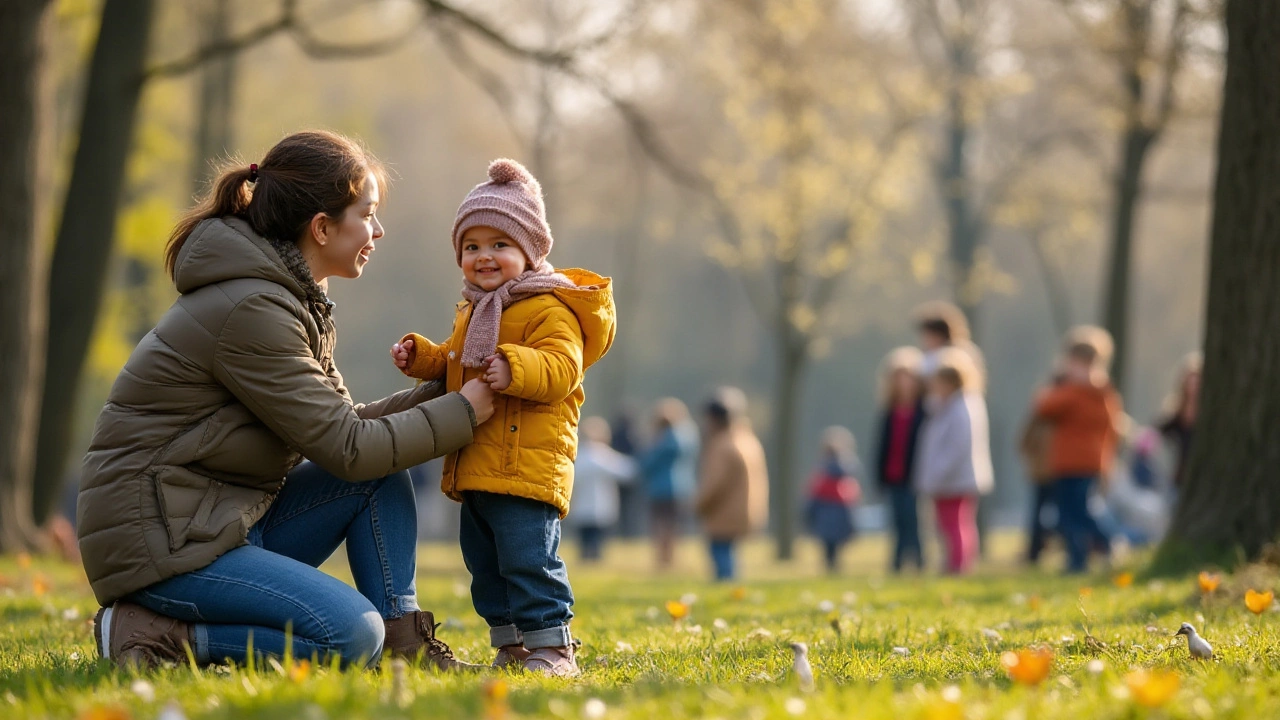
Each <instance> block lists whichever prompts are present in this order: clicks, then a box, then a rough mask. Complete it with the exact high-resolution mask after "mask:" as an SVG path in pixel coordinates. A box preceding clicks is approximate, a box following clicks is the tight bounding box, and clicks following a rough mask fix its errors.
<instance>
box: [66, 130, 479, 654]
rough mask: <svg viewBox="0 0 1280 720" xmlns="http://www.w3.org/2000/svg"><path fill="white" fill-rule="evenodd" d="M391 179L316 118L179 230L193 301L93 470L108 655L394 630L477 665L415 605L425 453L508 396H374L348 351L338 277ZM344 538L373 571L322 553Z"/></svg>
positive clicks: (182, 308)
mask: <svg viewBox="0 0 1280 720" xmlns="http://www.w3.org/2000/svg"><path fill="white" fill-rule="evenodd" d="M384 188H385V180H384V173H383V170H382V167H381V165H379V164H378V161H377V160H376V159H375V158H373V157H372V156H371V155H369V154H368V153H367V152H366V151H365V150H364V149H363V148H361V147H360V146H359V145H358V144H356V143H355V142H353V141H351V140H349V139H347V138H344V137H342V136H339V135H335V134H332V133H325V132H304V133H298V134H295V135H290V136H288V137H286V138H284V139H283V140H281V141H280V142H279V143H278V144H277V145H276V146H275V147H274V148H272V149H271V151H270V152H268V153H267V155H266V157H264V158H263V160H262V163H261V165H260V166H259V165H245V166H243V167H233V168H230V169H227V170H224V171H223V172H222V174H221V176H220V177H219V178H218V179H217V181H216V182H215V185H214V189H213V192H212V193H211V195H210V196H209V197H208V198H207V199H205V200H204V202H202V203H201V204H200V205H199V206H197V207H196V208H195V209H193V210H192V211H191V212H190V213H188V214H187V216H186V217H185V218H184V219H183V220H182V222H181V223H179V225H178V227H177V228H176V229H175V230H174V232H173V235H172V237H171V239H170V241H169V245H168V248H167V251H166V256H165V260H166V264H167V266H168V268H169V270H170V272H171V274H172V276H173V280H174V283H175V285H176V286H177V290H178V292H179V297H178V299H177V301H176V302H174V304H173V307H171V308H170V309H169V311H168V312H167V313H165V315H164V316H163V317H162V318H161V319H160V322H159V324H157V325H156V327H155V329H154V330H152V331H151V332H150V333H148V334H147V335H146V337H144V338H143V339H142V341H141V342H140V343H139V344H138V347H137V349H135V350H134V352H133V355H132V356H131V357H130V358H129V361H128V363H127V364H126V365H125V367H124V369H123V370H122V371H121V373H120V375H119V377H118V378H117V379H116V382H115V385H114V386H113V387H112V389H111V394H110V396H109V398H108V399H107V403H106V406H105V407H104V408H103V410H102V414H101V415H100V416H99V418H98V423H97V427H96V428H95V430H94V435H93V442H92V445H91V447H90V449H89V453H88V455H87V456H86V457H85V462H84V472H83V476H82V478H81V482H80V496H79V503H78V514H79V523H78V531H79V536H80V550H81V552H82V554H83V556H84V566H85V571H86V572H87V574H88V576H89V581H90V584H91V585H92V587H93V591H94V594H95V595H96V596H97V598H98V601H99V602H100V603H101V604H102V605H103V609H102V610H101V611H99V612H98V615H97V617H96V618H95V621H94V634H95V639H96V641H97V646H98V650H99V652H100V653H101V654H102V656H103V657H104V658H109V659H111V660H113V661H115V662H116V663H118V664H120V665H122V666H130V665H140V666H152V665H157V664H159V663H162V662H169V661H171V662H186V660H187V657H188V651H189V652H190V653H191V655H192V656H194V658H195V660H196V662H198V663H201V664H207V663H219V662H224V661H228V660H229V661H231V662H236V663H242V662H244V661H245V660H246V659H247V655H248V653H249V648H250V647H252V648H254V650H255V652H258V653H262V654H265V655H273V656H282V655H284V653H285V652H286V650H291V651H292V653H293V655H294V656H295V657H312V656H313V655H314V656H318V657H320V658H321V659H327V658H332V657H335V656H336V657H338V658H340V659H341V662H342V663H343V664H344V665H349V664H352V663H359V664H365V665H374V664H376V663H377V662H378V660H379V659H380V657H381V655H382V652H383V649H384V645H385V649H386V650H388V651H390V652H392V653H394V654H397V655H401V656H407V657H413V658H421V659H422V660H423V661H425V662H426V663H428V664H429V665H432V666H434V667H437V668H440V669H447V670H455V669H465V668H470V667H474V666H468V665H465V664H463V663H460V662H458V661H457V660H456V659H455V658H454V657H453V653H452V652H450V650H449V648H448V646H447V645H445V644H444V643H443V642H441V641H440V640H438V639H437V638H436V637H435V620H434V617H433V616H432V614H431V613H430V612H424V611H422V610H420V609H419V607H418V602H417V593H416V591H415V588H414V583H415V570H416V566H417V558H416V548H415V538H416V526H417V517H416V515H415V507H414V500H413V488H412V486H411V484H410V480H409V474H408V473H407V472H406V469H407V468H409V467H411V466H413V465H417V464H419V463H422V462H425V461H427V460H430V459H432V458H435V457H439V456H442V455H445V454H448V453H450V452H453V451H455V450H458V449H459V448H461V447H462V446H464V445H466V444H468V443H470V442H471V439H472V429H473V428H474V427H475V426H476V425H477V424H478V423H479V422H483V421H484V420H486V419H487V418H488V417H489V416H490V415H491V414H492V412H493V393H492V391H491V390H490V389H489V388H488V386H487V385H485V384H483V383H482V382H480V381H474V382H472V383H469V384H467V385H466V386H464V387H463V388H462V390H461V392H460V393H452V394H447V395H446V394H444V393H443V392H442V390H441V389H440V386H439V384H437V383H427V384H423V385H420V386H418V387H416V388H414V389H412V390H406V391H404V392H400V393H397V394H395V395H392V396H391V397H388V398H385V399H383V400H380V401H378V402H375V403H372V404H369V405H356V404H353V403H352V400H351V396H350V394H349V393H348V392H347V389H346V387H345V386H344V384H343V381H342V375H340V374H339V373H338V369H337V368H336V367H335V366H334V363H333V349H334V344H335V341H336V339H335V331H334V322H333V317H332V315H331V311H332V307H333V305H332V303H331V302H329V299H328V297H327V296H326V295H325V290H324V288H325V285H324V283H325V281H326V280H327V279H328V278H330V277H345V278H357V277H359V276H360V274H361V272H362V271H363V269H364V266H365V264H366V263H367V262H368V261H369V256H370V254H371V253H372V252H373V250H374V241H375V240H377V239H378V238H381V237H382V234H383V233H382V226H381V225H380V224H379V223H378V220H377V218H376V216H375V211H376V210H377V207H378V202H379V199H380V197H381V192H382V191H383V189H384ZM304 457H305V458H307V459H308V460H309V462H303V458H304ZM344 542H345V543H346V547H347V558H348V560H349V561H350V564H351V572H352V575H353V576H354V578H355V583H356V588H352V587H351V586H349V585H347V584H345V583H343V582H341V581H340V580H338V579H336V578H334V577H331V576H329V575H327V574H325V573H323V572H321V571H320V570H318V569H317V568H318V567H319V565H320V564H321V563H323V562H324V561H325V560H326V559H328V557H329V556H330V555H331V554H332V553H333V551H334V550H336V549H337V547H338V546H339V545H341V544H342V543H344ZM290 638H291V642H292V647H291V648H287V647H286V643H287V642H289V641H290V640H289V639H290Z"/></svg>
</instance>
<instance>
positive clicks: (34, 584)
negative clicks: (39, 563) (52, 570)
mask: <svg viewBox="0 0 1280 720" xmlns="http://www.w3.org/2000/svg"><path fill="white" fill-rule="evenodd" d="M49 588H50V585H49V578H47V577H45V576H44V575H36V576H35V577H34V578H32V580H31V592H33V593H35V596H36V597H44V596H45V595H46V594H47V593H48V592H49Z"/></svg>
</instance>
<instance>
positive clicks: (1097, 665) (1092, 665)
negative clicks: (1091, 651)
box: [1084, 659, 1107, 675]
mask: <svg viewBox="0 0 1280 720" xmlns="http://www.w3.org/2000/svg"><path fill="white" fill-rule="evenodd" d="M1084 669H1085V670H1087V671H1089V674H1090V675H1101V674H1102V671H1103V670H1106V669H1107V664H1106V663H1104V662H1102V661H1101V660H1098V659H1094V660H1090V661H1089V663H1088V664H1087V665H1085V666H1084Z"/></svg>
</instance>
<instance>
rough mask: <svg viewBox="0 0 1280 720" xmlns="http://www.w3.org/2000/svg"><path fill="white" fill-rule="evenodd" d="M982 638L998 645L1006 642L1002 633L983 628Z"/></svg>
mask: <svg viewBox="0 0 1280 720" xmlns="http://www.w3.org/2000/svg"><path fill="white" fill-rule="evenodd" d="M982 638H983V639H984V640H986V641H987V642H993V643H998V642H1000V641H1002V640H1004V638H1003V637H1000V633H998V632H996V631H995V630H992V629H991V628H982Z"/></svg>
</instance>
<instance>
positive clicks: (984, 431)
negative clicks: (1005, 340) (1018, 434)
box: [914, 348, 994, 575]
mask: <svg viewBox="0 0 1280 720" xmlns="http://www.w3.org/2000/svg"><path fill="white" fill-rule="evenodd" d="M936 359H937V367H936V369H935V370H934V373H933V376H932V377H931V378H930V379H929V397H928V400H927V401H926V407H927V409H928V413H929V417H928V419H926V420H925V423H924V429H923V432H922V435H921V438H920V446H919V449H918V451H917V452H918V457H917V458H916V468H915V477H914V480H915V483H916V489H917V490H918V491H919V493H920V494H921V495H925V496H927V497H930V498H932V499H933V503H934V510H935V513H936V515H937V521H938V530H939V533H940V534H941V536H942V537H943V539H944V541H945V543H946V547H947V554H946V564H945V566H944V567H945V570H946V573H947V574H949V575H960V574H964V573H967V572H969V571H970V570H972V569H973V566H974V563H975V562H976V561H977V558H978V525H977V512H978V498H979V497H981V496H982V495H985V494H987V493H989V492H991V489H992V487H993V486H994V473H993V471H992V468H991V439H990V435H989V429H988V425H987V406H986V401H984V400H983V398H982V389H983V388H982V381H981V375H980V374H979V372H978V369H977V367H975V365H974V363H973V359H972V358H971V357H970V355H969V354H968V353H967V352H965V351H964V350H961V349H959V348H944V349H943V350H941V351H940V352H939V353H938V355H937V358H936Z"/></svg>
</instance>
